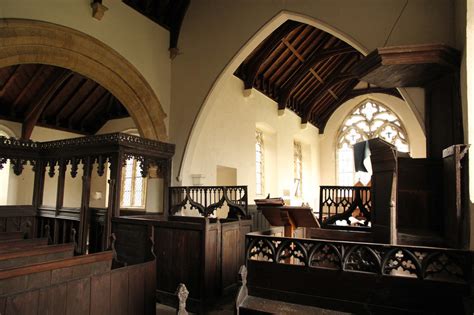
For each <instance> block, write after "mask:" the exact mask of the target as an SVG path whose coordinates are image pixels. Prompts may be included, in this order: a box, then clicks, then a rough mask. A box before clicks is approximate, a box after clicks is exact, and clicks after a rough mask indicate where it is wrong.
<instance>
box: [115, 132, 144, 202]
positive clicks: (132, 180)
mask: <svg viewBox="0 0 474 315" xmlns="http://www.w3.org/2000/svg"><path fill="white" fill-rule="evenodd" d="M123 132H124V133H127V134H131V135H133V136H137V137H139V136H140V135H139V133H138V130H137V129H128V130H125V131H123ZM146 184H147V178H146V177H142V175H141V168H140V162H139V161H138V160H137V159H135V158H133V157H132V158H128V159H127V160H126V161H125V165H124V167H123V169H122V191H121V198H120V207H121V208H138V209H144V208H145V205H146Z"/></svg>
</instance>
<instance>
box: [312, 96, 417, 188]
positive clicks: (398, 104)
mask: <svg viewBox="0 0 474 315" xmlns="http://www.w3.org/2000/svg"><path fill="white" fill-rule="evenodd" d="M367 98H371V99H373V100H375V101H378V102H380V103H381V104H383V105H385V106H386V107H388V108H389V109H391V110H392V111H393V112H394V113H395V114H397V115H398V117H399V118H400V120H401V121H402V123H403V125H404V127H405V129H406V131H407V136H408V141H409V142H410V155H411V157H413V158H423V157H426V137H425V134H424V131H423V129H422V127H421V126H420V124H419V123H418V120H417V118H416V116H415V114H414V113H413V111H412V110H411V108H410V107H409V106H408V104H407V103H405V102H404V101H402V100H400V99H399V98H397V97H394V96H390V95H386V94H376V93H374V94H370V95H363V96H358V97H355V98H353V99H351V100H349V101H347V102H345V103H344V104H343V105H342V106H341V107H339V108H338V109H337V110H336V111H335V112H334V114H333V115H332V116H331V117H330V118H329V120H328V123H327V125H326V128H325V130H324V134H323V135H320V151H321V156H320V159H321V164H320V165H321V172H320V174H321V178H320V182H321V185H336V184H337V182H336V141H337V136H338V134H339V129H340V127H341V125H342V123H343V122H344V119H345V118H346V117H347V115H349V114H350V112H351V111H352V110H353V109H354V108H355V107H356V106H358V105H359V104H360V103H361V102H362V101H364V100H365V99H367Z"/></svg>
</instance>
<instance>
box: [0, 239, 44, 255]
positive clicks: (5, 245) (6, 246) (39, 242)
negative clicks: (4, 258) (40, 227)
mask: <svg viewBox="0 0 474 315" xmlns="http://www.w3.org/2000/svg"><path fill="white" fill-rule="evenodd" d="M46 245H48V239H47V238H30V239H24V240H9V241H1V242H0V254H2V253H6V252H11V251H14V250H19V249H27V248H34V247H38V246H46Z"/></svg>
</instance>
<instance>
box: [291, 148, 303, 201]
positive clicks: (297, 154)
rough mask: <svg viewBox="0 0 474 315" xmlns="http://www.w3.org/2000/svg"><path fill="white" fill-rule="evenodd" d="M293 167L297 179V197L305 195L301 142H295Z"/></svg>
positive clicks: (295, 179)
mask: <svg viewBox="0 0 474 315" xmlns="http://www.w3.org/2000/svg"><path fill="white" fill-rule="evenodd" d="M293 155H294V159H293V163H294V165H293V167H294V181H295V197H298V198H301V197H303V150H302V149H301V142H298V141H294V142H293Z"/></svg>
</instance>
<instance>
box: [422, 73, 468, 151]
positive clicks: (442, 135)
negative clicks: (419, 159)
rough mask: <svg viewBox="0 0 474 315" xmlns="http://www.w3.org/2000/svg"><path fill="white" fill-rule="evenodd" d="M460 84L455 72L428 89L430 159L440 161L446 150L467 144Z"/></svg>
mask: <svg viewBox="0 0 474 315" xmlns="http://www.w3.org/2000/svg"><path fill="white" fill-rule="evenodd" d="M459 80H460V79H459V72H458V71H456V72H454V73H450V74H446V75H444V76H442V77H441V78H439V79H437V80H435V81H432V82H430V84H428V85H427V86H426V87H425V129H426V144H427V150H426V153H427V157H432V158H441V157H442V153H443V150H444V149H446V148H447V147H449V146H451V145H454V144H461V143H464V133H463V123H462V108H461V96H460V92H459V91H460V87H459V86H460V85H459Z"/></svg>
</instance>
